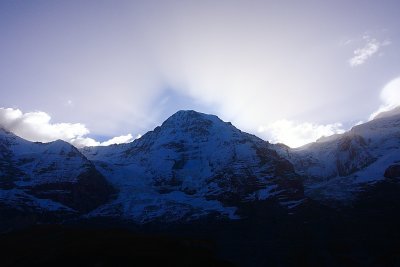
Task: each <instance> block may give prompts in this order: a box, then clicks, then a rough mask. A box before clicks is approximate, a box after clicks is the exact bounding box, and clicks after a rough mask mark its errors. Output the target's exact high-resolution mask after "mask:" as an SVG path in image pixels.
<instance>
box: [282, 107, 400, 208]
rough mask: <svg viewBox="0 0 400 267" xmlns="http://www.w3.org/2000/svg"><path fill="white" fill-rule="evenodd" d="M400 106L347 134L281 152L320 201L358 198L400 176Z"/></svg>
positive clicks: (308, 191) (308, 194)
mask: <svg viewBox="0 0 400 267" xmlns="http://www.w3.org/2000/svg"><path fill="white" fill-rule="evenodd" d="M399 149H400V112H399V108H397V109H394V110H392V111H389V112H385V113H381V114H378V115H377V116H376V117H375V119H373V120H371V121H369V122H366V123H363V124H360V125H357V126H354V127H353V128H352V129H351V130H350V131H348V132H346V133H344V134H336V135H333V136H330V137H327V138H321V139H319V140H317V141H316V142H314V143H311V144H307V145H305V146H303V147H300V148H297V149H290V148H287V147H281V149H280V150H278V151H279V153H280V155H281V156H283V157H285V158H287V159H288V160H289V161H291V162H292V163H293V165H294V166H295V169H296V171H297V172H298V173H299V174H301V175H302V176H303V177H305V178H304V186H305V191H306V195H307V196H309V197H312V198H314V199H318V200H333V201H344V203H345V202H346V201H348V200H351V199H354V198H355V197H356V196H357V194H358V193H359V192H361V191H364V190H365V189H366V188H367V187H368V186H370V185H372V184H374V183H377V182H380V181H384V180H385V179H387V178H399V177H400V173H399V162H400V150H399Z"/></svg>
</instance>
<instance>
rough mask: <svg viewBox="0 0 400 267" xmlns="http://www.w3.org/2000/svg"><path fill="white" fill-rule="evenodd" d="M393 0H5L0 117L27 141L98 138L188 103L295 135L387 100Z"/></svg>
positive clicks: (254, 129)
mask: <svg viewBox="0 0 400 267" xmlns="http://www.w3.org/2000/svg"><path fill="white" fill-rule="evenodd" d="M398 10H400V3H399V2H398V1H340V0H339V1H311V0H307V1H224V0H222V1H169V0H163V1H161V0H159V1H151V0H150V1H1V2H0V36H1V38H2V39H1V42H0V59H1V60H0V92H1V98H0V107H2V109H0V124H1V125H2V126H3V127H5V128H8V129H10V130H12V131H14V132H16V133H17V134H19V135H21V136H22V137H25V138H27V139H30V140H35V141H36V140H38V141H50V140H53V139H56V138H61V139H64V140H67V141H70V142H71V143H73V144H76V145H78V146H79V145H88V144H89V145H90V144H92V145H93V144H99V142H102V141H105V140H108V139H110V138H113V137H115V136H123V137H124V138H120V139H119V140H120V141H129V140H131V139H132V138H135V137H136V136H137V135H138V134H144V133H145V132H146V131H148V130H151V129H152V128H154V127H155V126H157V125H159V124H160V123H162V121H163V120H165V119H166V118H167V117H168V116H170V115H171V114H172V113H174V112H175V111H177V110H179V109H195V110H198V111H202V112H205V113H213V114H216V115H218V116H219V117H220V118H222V119H223V120H226V121H232V123H233V124H234V125H236V126H237V127H239V128H241V129H242V130H245V131H248V132H251V133H254V134H256V135H258V136H259V137H261V138H263V139H265V140H270V141H272V142H285V143H287V144H289V145H291V146H294V147H295V146H299V145H302V144H305V143H307V142H310V141H313V140H315V139H317V138H318V137H320V136H321V135H329V134H333V133H337V132H342V131H343V130H346V129H348V128H349V127H351V126H352V125H354V124H356V123H358V122H359V121H366V120H368V119H369V117H370V115H371V114H372V113H374V112H376V111H377V110H378V109H382V108H383V109H384V108H385V107H387V106H388V105H389V104H388V103H389V102H391V104H390V105H391V106H393V105H394V104H393V101H391V100H390V99H389V100H388V99H385V98H384V97H383V98H382V97H381V93H382V90H383V89H384V88H385V86H386V85H387V84H389V83H390V82H391V81H396V78H398V77H400V53H399V52H400V48H399V47H400V46H398V42H399V40H400V33H399V25H400V19H399V18H398ZM398 84H399V83H395V85H393V82H392V83H391V90H392V91H394V92H395V93H394V94H396V92H397V91H399V90H400V89H398ZM389 95H391V96H390V97H391V98H393V94H389ZM395 99H397V98H396V97H395ZM396 103H397V102H396ZM396 103H395V104H396ZM397 104H398V103H397ZM94 139H96V140H94Z"/></svg>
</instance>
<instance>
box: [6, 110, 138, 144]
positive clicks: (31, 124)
mask: <svg viewBox="0 0 400 267" xmlns="http://www.w3.org/2000/svg"><path fill="white" fill-rule="evenodd" d="M0 127H1V128H4V129H6V130H8V131H10V132H13V133H15V134H16V135H18V136H20V137H22V138H24V139H26V140H29V141H33V142H51V141H55V140H58V139H61V140H64V141H66V142H69V143H71V144H72V145H74V146H76V147H84V146H108V145H111V144H120V143H128V142H131V141H133V140H134V138H133V136H132V135H131V134H128V135H122V136H118V137H114V138H111V139H110V140H108V141H105V142H98V141H96V140H94V139H93V138H90V137H87V135H88V134H89V133H90V131H89V129H88V128H87V127H86V126H85V125H84V124H81V123H51V117H50V115H49V114H47V113H45V112H42V111H34V112H27V113H23V112H22V111H21V110H19V109H13V108H0Z"/></svg>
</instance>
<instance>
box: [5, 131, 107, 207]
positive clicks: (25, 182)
mask: <svg viewBox="0 0 400 267" xmlns="http://www.w3.org/2000/svg"><path fill="white" fill-rule="evenodd" d="M112 192H113V189H112V187H111V186H110V185H109V184H108V183H107V182H106V180H105V179H104V177H103V176H102V175H101V174H100V173H99V172H98V171H97V170H96V169H95V167H94V165H93V164H92V163H91V162H90V161H89V160H87V159H86V157H85V156H83V155H82V154H81V153H80V152H79V151H78V150H77V149H76V148H75V147H73V146H72V145H70V144H68V143H66V142H64V141H55V142H51V143H46V144H43V143H33V142H29V141H26V140H24V139H22V138H20V137H18V136H16V135H14V134H12V133H10V132H7V131H5V130H3V129H0V203H1V204H2V205H7V206H10V207H20V208H22V207H26V206H30V207H32V208H33V209H39V210H41V209H43V210H65V211H71V212H87V211H90V210H92V209H94V208H96V207H97V206H99V205H100V204H103V203H104V202H106V201H107V200H108V198H109V196H110V194H111V193H112Z"/></svg>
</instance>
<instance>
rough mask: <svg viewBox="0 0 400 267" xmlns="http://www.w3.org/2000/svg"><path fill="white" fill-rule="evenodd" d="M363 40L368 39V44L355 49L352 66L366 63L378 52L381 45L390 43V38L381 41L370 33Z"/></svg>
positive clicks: (350, 62) (351, 61) (350, 61)
mask: <svg viewBox="0 0 400 267" xmlns="http://www.w3.org/2000/svg"><path fill="white" fill-rule="evenodd" d="M363 40H365V41H366V44H365V45H364V46H363V47H362V48H358V49H356V50H354V52H353V53H354V56H353V57H352V58H351V59H350V60H349V64H350V66H351V67H357V66H359V65H362V64H364V63H365V62H366V61H367V60H368V59H369V58H370V57H372V56H373V55H374V54H375V53H376V52H378V50H379V49H380V48H381V47H383V46H387V45H390V41H388V40H385V41H383V42H380V41H378V40H377V39H375V38H371V37H370V36H368V35H366V36H364V37H363Z"/></svg>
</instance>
